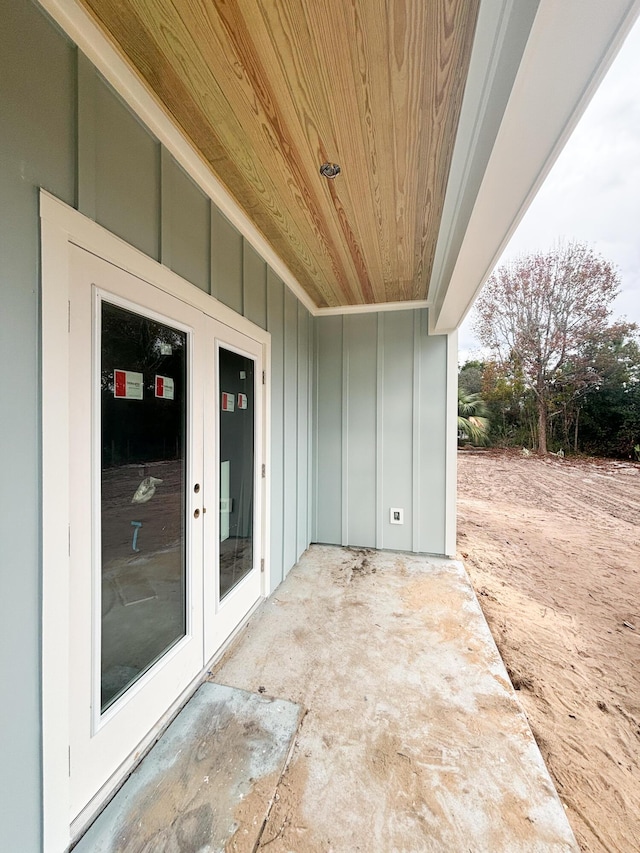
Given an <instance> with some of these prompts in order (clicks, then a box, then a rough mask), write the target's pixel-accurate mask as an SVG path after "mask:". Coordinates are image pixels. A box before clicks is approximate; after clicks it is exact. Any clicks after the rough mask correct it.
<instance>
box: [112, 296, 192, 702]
mask: <svg viewBox="0 0 640 853" xmlns="http://www.w3.org/2000/svg"><path fill="white" fill-rule="evenodd" d="M101 315H102V316H101V346H100V349H101V365H100V397H101V525H100V526H101V558H102V562H101V591H102V623H101V711H103V712H104V711H105V710H106V709H107V708H108V707H109V706H110V705H111V704H112V703H113V702H114V701H115V700H116V699H118V698H119V697H120V696H121V695H122V694H123V693H124V692H125V691H126V690H127V689H128V688H129V687H130V686H131V685H132V684H133V683H134V682H135V681H137V679H138V678H139V677H140V676H141V675H143V674H144V673H145V672H146V671H147V670H148V669H149V668H150V667H151V666H153V664H154V663H155V662H156V661H157V660H159V659H160V658H161V657H162V656H163V654H164V653H165V652H167V651H168V650H169V649H170V648H171V647H172V646H173V645H174V644H175V643H176V642H177V641H178V640H179V639H180V638H182V637H183V636H185V633H186V531H185V519H186V458H187V456H186V451H187V448H186V412H187V398H186V389H187V335H186V333H185V332H184V331H180V330H177V329H174V328H171V327H170V326H168V325H164V324H163V323H159V322H157V321H155V320H152V319H150V318H148V317H145V316H143V315H140V314H137V313H134V312H132V311H129V310H127V309H125V308H122V307H120V306H117V305H111V304H109V303H108V302H106V301H103V302H102V303H101Z"/></svg>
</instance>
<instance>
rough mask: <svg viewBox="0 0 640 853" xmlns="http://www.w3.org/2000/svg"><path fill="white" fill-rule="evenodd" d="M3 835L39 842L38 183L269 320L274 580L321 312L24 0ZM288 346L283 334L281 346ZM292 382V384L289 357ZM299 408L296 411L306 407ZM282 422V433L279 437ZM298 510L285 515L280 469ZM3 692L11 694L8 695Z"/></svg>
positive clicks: (9, 63) (303, 529)
mask: <svg viewBox="0 0 640 853" xmlns="http://www.w3.org/2000/svg"><path fill="white" fill-rule="evenodd" d="M0 19H1V20H2V27H0V116H1V122H0V258H1V259H2V263H1V264H0V290H1V294H2V309H1V314H0V354H1V367H0V376H1V377H2V383H1V394H2V418H1V421H0V422H1V425H2V429H1V435H2V448H3V450H2V454H3V466H2V472H3V474H2V478H0V494H1V512H0V525H1V527H0V541H1V546H0V564H1V570H2V593H3V594H2V596H1V598H0V622H1V624H2V633H3V642H2V644H1V651H0V655H1V656H2V657H1V663H0V676H1V677H2V683H3V684H4V685H5V689H6V694H5V700H4V701H3V702H2V703H1V715H2V716H1V724H0V739H1V743H0V753H1V754H2V757H3V760H2V769H1V770H0V776H1V781H2V791H3V796H2V803H1V806H0V808H1V810H2V815H1V817H0V849H1V850H25V851H38V850H40V849H41V844H42V825H41V812H42V804H41V797H42V791H41V756H40V753H41V742H40V741H41V738H40V736H39V732H40V730H41V726H40V681H41V674H40V665H39V661H40V638H41V629H40V608H41V570H40V550H41V544H40V464H39V458H40V423H39V422H40V409H39V406H40V394H39V337H40V316H39V312H40V272H39V255H40V248H39V220H38V188H39V187H43V188H45V189H47V190H48V191H50V192H51V193H53V194H54V195H55V196H57V197H58V198H60V199H62V200H63V201H65V202H66V203H67V204H70V205H72V206H75V207H77V208H78V209H79V210H80V211H81V212H82V213H84V214H85V215H86V216H88V217H89V218H91V219H95V220H96V221H97V222H99V223H100V224H101V225H103V226H104V227H105V228H107V229H108V230H109V231H111V232H113V233H115V234H117V235H118V236H120V237H122V238H123V239H124V240H126V241H127V242H129V243H131V244H132V245H134V246H135V247H136V248H138V249H140V250H141V251H143V252H144V253H145V254H147V255H149V256H150V257H152V258H154V259H156V260H159V261H161V262H162V263H164V264H166V265H167V266H168V267H170V268H171V269H172V270H174V271H175V272H176V273H178V274H179V275H181V276H182V277H183V278H185V279H187V280H188V281H190V282H192V283H193V284H194V285H195V286H197V287H199V288H201V289H202V290H205V291H206V292H210V293H212V295H214V296H215V297H216V298H217V299H219V300H220V301H221V302H223V303H225V304H226V305H228V306H229V307H231V308H233V309H234V310H236V311H238V312H239V313H244V314H245V316H247V317H248V318H249V319H251V320H252V321H253V322H254V323H256V324H257V325H259V326H261V327H262V328H267V329H268V330H269V331H270V332H271V335H272V360H273V367H274V369H273V372H272V406H273V413H272V423H271V445H272V446H271V465H272V483H271V487H272V514H271V519H272V531H271V565H272V584H273V586H276V585H277V584H278V583H279V582H280V581H281V580H282V578H283V576H284V575H285V574H286V572H287V571H288V570H289V569H290V568H291V566H292V565H293V564H294V563H295V561H296V559H297V557H298V554H299V553H300V551H301V549H302V550H304V548H305V547H306V545H307V544H308V542H309V518H308V512H307V502H306V501H297V496H300V495H303V494H307V493H308V490H309V483H308V479H307V478H308V474H309V469H310V466H309V459H308V458H307V456H308V447H309V443H308V440H307V436H306V434H304V432H303V431H304V429H306V427H305V424H306V423H307V420H308V409H309V403H310V397H309V386H308V383H306V384H304V385H302V386H301V387H297V386H296V377H297V376H298V375H303V376H308V375H309V372H310V362H311V356H312V350H311V334H310V329H311V325H312V321H311V317H310V315H309V314H308V312H307V311H306V309H305V308H304V307H303V306H302V305H300V304H299V303H298V302H297V300H296V299H295V297H294V296H293V295H292V294H291V293H290V291H289V290H288V289H287V288H285V287H284V286H283V283H282V281H281V280H280V279H279V278H278V276H277V275H276V274H275V273H274V272H273V271H272V270H271V269H269V268H268V267H267V264H266V263H265V262H264V261H263V260H262V258H261V257H260V256H259V255H258V254H257V253H256V252H255V250H254V249H253V247H252V246H250V245H249V244H248V243H247V242H246V241H245V240H244V239H243V237H242V235H240V234H239V233H238V231H237V230H236V229H235V228H234V227H233V225H231V224H230V223H229V222H228V220H226V219H225V217H224V216H223V215H222V214H221V213H220V212H219V211H218V210H217V209H216V208H215V207H214V206H213V204H212V203H211V202H210V200H209V198H208V197H207V196H206V195H205V194H204V193H203V192H202V191H201V190H200V188H199V187H198V186H197V185H196V184H195V183H194V182H193V181H192V180H191V178H190V177H189V176H188V175H187V174H186V173H185V172H184V171H183V170H182V168H181V167H180V166H179V165H178V164H177V163H176V162H175V160H174V159H173V158H172V157H171V155H170V154H169V153H168V152H167V151H166V149H164V148H163V146H162V145H161V144H160V142H159V141H158V140H157V139H156V138H155V137H154V136H153V135H152V134H151V133H149V132H148V130H147V129H146V128H145V127H144V126H143V125H142V124H141V123H140V121H139V120H138V119H137V118H136V116H134V115H133V114H132V112H131V111H130V110H129V108H128V107H127V106H126V105H125V104H124V103H123V101H122V100H121V99H120V97H119V96H118V95H117V94H116V93H114V91H113V90H112V89H111V88H110V87H109V86H108V84H106V83H105V81H104V80H103V78H102V77H101V76H100V75H99V74H98V73H97V72H96V70H95V68H94V67H93V66H92V64H91V63H90V62H89V61H88V60H87V59H86V57H85V56H83V55H82V54H81V53H80V52H79V51H78V50H77V49H76V47H75V46H74V45H73V44H72V43H71V42H70V41H69V40H68V39H67V38H66V37H65V36H64V35H63V34H62V33H61V32H60V31H59V29H58V28H57V27H56V26H54V25H53V24H52V23H51V22H50V21H49V19H48V18H47V16H46V15H45V14H44V13H43V12H42V11H41V10H40V9H39V8H38V7H37V6H36V5H34V4H32V3H31V2H29V0H0ZM285 348H286V350H285ZM285 351H286V360H287V367H286V378H287V381H289V382H290V383H292V385H291V387H290V388H289V389H288V390H287V392H286V393H285V392H284V388H283V383H284V381H285V374H284V370H283V364H284V359H285ZM299 410H301V411H302V415H300V413H299ZM285 438H286V445H285ZM285 479H286V483H287V485H288V488H289V494H288V495H287V497H286V508H287V512H288V513H289V517H288V519H287V520H286V522H285V520H284V514H283V506H284V504H285V498H284V496H283V485H284V483H285ZM9 695H10V696H11V701H8V697H9Z"/></svg>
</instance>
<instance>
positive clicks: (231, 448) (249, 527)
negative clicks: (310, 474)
mask: <svg viewBox="0 0 640 853" xmlns="http://www.w3.org/2000/svg"><path fill="white" fill-rule="evenodd" d="M218 379H219V383H218V388H219V391H220V407H219V411H220V552H219V565H220V581H219V584H220V586H219V594H220V598H224V596H225V595H226V594H227V593H228V592H229V590H231V589H233V587H234V586H235V585H236V584H237V583H239V582H240V581H241V580H242V578H243V577H245V575H247V574H248V573H249V572H250V571H251V569H252V568H253V481H254V471H253V461H254V459H253V457H254V417H255V414H254V387H253V382H254V362H253V359H251V358H247V357H246V356H244V355H239V354H238V353H235V352H231V351H230V350H226V349H223V348H222V347H221V348H220V350H219V354H218Z"/></svg>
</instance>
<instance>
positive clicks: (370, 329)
mask: <svg viewBox="0 0 640 853" xmlns="http://www.w3.org/2000/svg"><path fill="white" fill-rule="evenodd" d="M449 346H450V342H449V339H448V338H447V336H444V335H438V336H433V337H429V335H428V329H427V311H426V309H422V310H412V311H396V312H388V313H377V314H360V315H344V316H336V317H316V318H315V347H316V351H315V359H314V365H315V371H316V378H315V395H316V403H315V407H316V418H317V422H316V429H315V431H314V450H313V464H314V477H313V483H314V489H315V495H314V511H313V522H312V530H311V538H312V540H313V541H315V542H326V543H333V544H343V545H354V546H362V547H369V548H388V549H392V550H400V551H417V552H422V553H430V554H444V553H446V552H447V547H446V530H445V526H446V520H445V500H444V495H445V478H446V453H445V446H446V433H447V414H446V413H447V410H446V401H447V386H446V376H447V358H448V356H451V355H453V357H454V358H455V357H456V356H457V353H453V354H450V353H449V352H448V348H449ZM392 507H394V508H400V509H403V510H404V523H403V524H402V525H394V524H390V522H389V510H390V509H391V508H392Z"/></svg>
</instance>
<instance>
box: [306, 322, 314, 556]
mask: <svg viewBox="0 0 640 853" xmlns="http://www.w3.org/2000/svg"><path fill="white" fill-rule="evenodd" d="M315 332H316V321H315V319H314V317H313V316H312V315H311V314H309V337H308V340H307V388H308V394H307V423H308V425H309V428H308V429H307V536H306V544H307V547H308V546H309V544H310V543H311V542H312V540H313V506H314V497H313V483H314V467H313V452H314V451H313V447H314V435H315V432H316V424H315V408H316V407H315V406H314V396H313V392H314V389H315V383H314V379H313V376H314V374H313V367H314V353H315V337H316V334H315Z"/></svg>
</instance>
